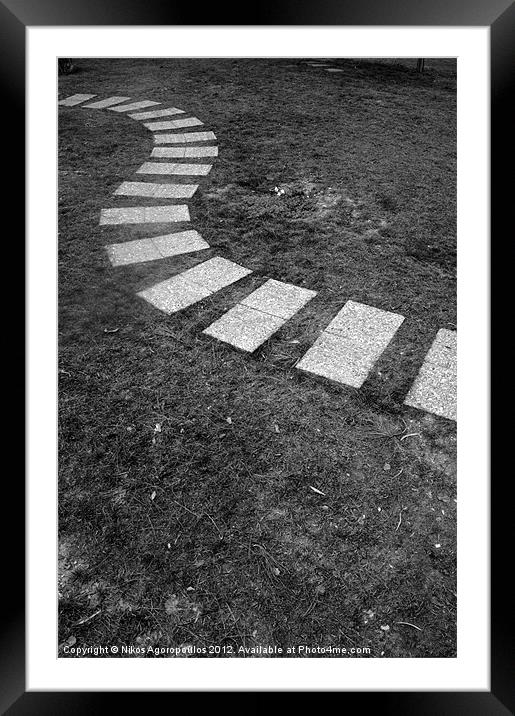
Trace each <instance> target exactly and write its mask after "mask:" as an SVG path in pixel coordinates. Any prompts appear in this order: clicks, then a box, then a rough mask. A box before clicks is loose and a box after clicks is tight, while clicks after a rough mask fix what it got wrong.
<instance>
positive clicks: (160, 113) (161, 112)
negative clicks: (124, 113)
mask: <svg viewBox="0 0 515 716" xmlns="http://www.w3.org/2000/svg"><path fill="white" fill-rule="evenodd" d="M173 114H185V112H184V110H183V109H177V107H168V109H156V110H153V111H152V112H136V113H135V114H129V117H130V118H131V119H157V118H158V117H170V116H171V115H173Z"/></svg>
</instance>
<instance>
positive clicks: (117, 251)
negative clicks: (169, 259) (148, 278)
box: [106, 239, 163, 266]
mask: <svg viewBox="0 0 515 716" xmlns="http://www.w3.org/2000/svg"><path fill="white" fill-rule="evenodd" d="M106 249H107V255H108V256H109V260H110V261H111V263H112V264H113V266H127V265H128V264H138V263H143V262H145V261H156V260H157V259H162V258H163V257H162V255H161V254H160V252H159V249H158V248H157V246H156V245H155V244H154V242H153V241H152V239H136V241H126V242H124V243H123V244H110V245H109V246H106Z"/></svg>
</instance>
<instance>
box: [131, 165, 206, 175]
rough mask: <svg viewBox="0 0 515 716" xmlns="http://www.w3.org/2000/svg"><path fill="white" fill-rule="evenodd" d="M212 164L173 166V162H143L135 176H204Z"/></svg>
mask: <svg viewBox="0 0 515 716" xmlns="http://www.w3.org/2000/svg"><path fill="white" fill-rule="evenodd" d="M211 167H212V164H174V163H173V162H145V163H144V164H142V165H141V166H140V168H139V169H138V170H137V172H136V174H173V175H175V176H206V174H209V172H210V171H211Z"/></svg>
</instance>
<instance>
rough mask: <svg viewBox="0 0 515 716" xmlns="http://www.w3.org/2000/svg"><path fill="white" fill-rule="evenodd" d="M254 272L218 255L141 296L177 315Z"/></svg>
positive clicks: (153, 287) (162, 309)
mask: <svg viewBox="0 0 515 716" xmlns="http://www.w3.org/2000/svg"><path fill="white" fill-rule="evenodd" d="M249 273H252V272H251V271H249V270H248V269H246V268H243V266H238V264H235V263H233V262H232V261H228V260H227V259H223V258H221V257H219V256H216V257H215V258H213V259H209V261H204V263H201V264H198V265H197V266H194V267H193V268H191V269H188V270H187V271H184V272H183V273H181V274H179V275H177V276H173V277H172V278H170V279H167V280H166V281H162V282H161V283H158V284H156V285H155V286H152V287H151V288H149V289H147V290H146V291H141V292H140V293H139V294H138V295H139V296H141V297H142V298H144V299H145V300H146V301H149V303H152V304H153V305H154V306H156V308H159V309H160V310H161V311H164V312H165V313H175V312H176V311H180V310H182V309H183V308H187V307H188V306H191V305H192V304H194V303H197V301H201V300H202V299H204V298H207V296H210V295H212V294H213V293H215V292H216V291H218V290H220V289H221V288H225V286H229V285H230V284H231V283H234V282H235V281H238V280H239V279H240V278H243V276H246V275H247V274H249Z"/></svg>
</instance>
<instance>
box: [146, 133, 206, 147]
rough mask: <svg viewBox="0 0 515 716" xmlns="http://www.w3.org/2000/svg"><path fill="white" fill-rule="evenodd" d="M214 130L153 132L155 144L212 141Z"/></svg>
mask: <svg viewBox="0 0 515 716" xmlns="http://www.w3.org/2000/svg"><path fill="white" fill-rule="evenodd" d="M214 139H216V134H215V133H214V132H184V133H181V134H154V142H155V143H156V144H186V143H189V142H212V141H213V140H214Z"/></svg>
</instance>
